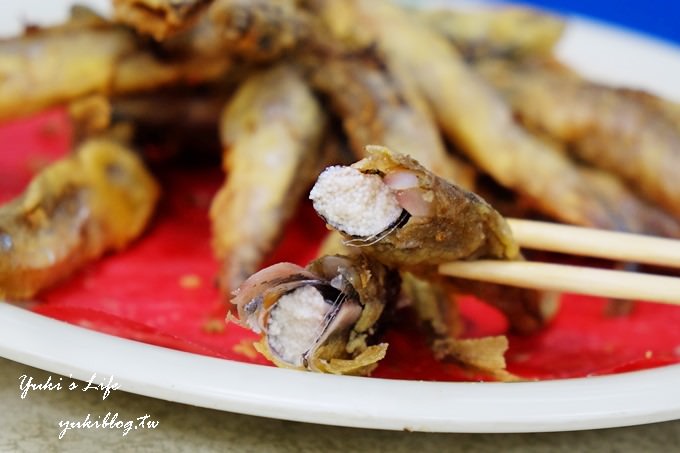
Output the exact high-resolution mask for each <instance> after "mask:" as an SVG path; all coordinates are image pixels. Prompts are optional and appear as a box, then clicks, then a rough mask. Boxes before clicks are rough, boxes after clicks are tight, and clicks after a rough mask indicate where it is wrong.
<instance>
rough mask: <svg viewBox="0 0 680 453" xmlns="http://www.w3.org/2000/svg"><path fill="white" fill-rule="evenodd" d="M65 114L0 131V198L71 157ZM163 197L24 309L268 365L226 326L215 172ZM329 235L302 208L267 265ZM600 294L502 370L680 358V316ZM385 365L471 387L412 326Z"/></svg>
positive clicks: (494, 325)
mask: <svg viewBox="0 0 680 453" xmlns="http://www.w3.org/2000/svg"><path fill="white" fill-rule="evenodd" d="M69 134H70V131H69V125H68V121H67V119H66V116H65V115H64V114H63V112H61V111H52V112H48V113H46V114H41V115H39V116H36V117H32V118H30V119H26V120H21V121H15V122H13V123H10V124H6V125H3V126H2V127H0V142H1V143H3V151H2V152H1V153H0V201H5V200H8V199H9V198H11V197H12V196H15V195H16V194H18V193H19V192H20V191H21V190H22V189H23V187H24V186H25V185H26V183H27V182H28V181H29V179H30V177H31V175H32V174H33V173H34V172H35V171H36V170H37V169H39V168H40V167H41V166H42V165H44V164H45V163H47V162H50V161H52V160H54V159H56V158H58V157H59V156H62V155H64V154H65V153H66V152H67V150H68V144H69V142H70V135H69ZM158 176H159V179H160V180H161V183H162V185H163V187H164V196H163V199H162V202H161V204H160V207H159V209H158V212H157V215H156V217H155V219H154V220H153V222H152V224H151V225H150V227H149V229H148V231H147V233H146V234H145V235H144V236H143V237H142V238H140V239H139V240H138V241H137V242H135V243H134V244H133V245H132V246H130V247H129V248H128V249H127V250H125V251H123V252H121V253H118V254H115V255H110V256H107V257H104V258H102V259H101V260H99V261H97V262H96V263H93V264H91V265H89V266H87V267H86V268H85V269H83V270H82V271H80V272H78V273H77V274H75V275H74V276H73V277H72V278H70V279H68V280H66V281H64V282H62V283H61V284H59V285H57V286H56V287H54V288H52V289H50V290H49V291H46V292H45V293H44V294H42V295H41V296H40V301H39V303H38V304H36V305H35V306H34V307H33V308H32V310H33V311H35V312H36V313H39V314H42V315H45V316H49V317H52V318H55V319H60V320H62V321H66V322H69V323H72V324H76V325H80V326H83V327H87V328H90V329H93V330H97V331H100V332H105V333H108V334H112V335H117V336H120V337H123V338H128V339H132V340H137V341H142V342H145V343H151V344H155V345H159V346H164V347H168V348H173V349H178V350H182V351H187V352H191V353H195V354H203V355H208V356H213V357H218V358H222V359H227V360H236V361H240V362H248V363H257V364H266V363H267V361H266V360H264V359H263V358H262V357H261V356H260V355H258V354H257V353H256V351H255V350H254V348H253V346H252V343H253V341H254V340H255V339H256V336H255V335H254V334H252V333H251V332H249V331H247V330H245V329H243V328H241V327H239V326H237V325H235V324H227V325H225V324H224V322H223V320H224V316H225V313H226V308H225V306H224V303H223V302H222V301H221V300H220V296H219V294H218V291H217V289H216V288H215V285H214V277H215V274H216V272H217V269H218V265H217V263H216V262H215V260H214V259H213V258H212V253H211V249H210V225H209V221H208V218H207V210H208V206H209V203H210V200H211V197H212V195H213V193H214V192H215V191H216V190H217V188H218V187H219V185H220V184H221V181H222V175H221V173H220V171H219V169H217V168H214V169H196V168H187V169H184V170H179V169H170V170H165V171H161V172H160V173H159V175H158ZM325 234H326V230H325V227H324V225H323V222H322V221H320V220H319V219H318V218H317V216H316V215H315V214H314V213H313V211H312V210H311V208H310V207H309V206H308V205H307V204H304V205H303V206H302V207H301V208H300V209H299V212H298V213H297V216H296V218H295V221H294V222H293V224H292V225H290V226H289V227H288V228H287V229H286V233H285V235H284V238H283V241H282V243H281V245H280V247H279V248H278V249H277V250H276V251H275V253H274V254H273V256H271V257H270V258H269V260H268V264H269V263H273V262H278V261H284V260H285V261H291V262H294V263H299V264H306V263H307V262H308V261H309V260H311V259H312V258H313V257H314V254H315V252H316V249H317V247H318V245H319V242H320V241H321V239H322V238H323V236H324V235H325ZM605 303H606V301H605V300H603V299H600V298H594V297H586V296H577V295H565V296H564V297H563V298H562V304H561V308H560V310H559V312H558V314H557V316H556V317H555V319H554V321H553V323H552V324H551V325H550V327H548V328H547V329H545V330H544V331H543V332H541V333H539V334H536V335H533V336H529V337H516V336H510V337H509V340H510V350H509V351H508V354H507V360H508V369H509V370H510V371H511V372H513V373H516V374H518V375H520V376H523V377H526V378H535V379H554V378H567V377H581V376H590V375H598V374H610V373H619V372H624V371H632V370H638V369H644V368H652V367H656V366H662V365H668V364H673V363H678V362H680V329H678V327H677V326H680V308H678V307H673V306H669V305H662V304H651V303H640V304H637V305H636V306H635V308H634V310H633V311H632V313H631V314H630V315H626V316H623V317H614V318H613V317H608V316H606V315H605V311H604V307H605ZM461 311H462V313H463V315H464V317H465V321H466V325H467V329H466V330H467V332H466V335H467V336H471V337H479V336H484V335H495V334H501V333H504V331H505V329H506V327H507V323H506V322H505V320H504V319H503V317H502V316H501V315H500V314H499V313H498V312H497V311H496V310H495V309H493V308H491V307H489V306H488V305H486V304H484V303H482V302H480V301H478V300H475V299H473V298H464V299H463V300H462V302H461ZM385 339H386V341H388V342H389V343H390V347H389V350H388V354H387V357H386V358H385V360H384V361H383V362H381V363H380V365H379V367H378V369H377V370H376V371H375V373H374V376H378V377H384V378H394V379H419V380H437V381H455V380H470V379H478V378H479V377H477V376H469V375H465V374H464V373H462V372H461V371H460V370H459V369H458V368H457V367H456V366H454V365H451V364H443V363H440V362H437V361H436V360H434V358H433V357H432V354H431V352H430V350H429V348H428V347H427V344H426V342H425V340H424V338H422V336H421V335H420V333H419V332H418V331H417V329H416V328H415V327H414V326H413V324H411V323H409V318H408V317H405V316H402V317H401V318H400V319H399V320H397V322H396V323H395V325H394V326H393V327H392V328H391V329H390V330H389V331H388V332H387V333H386V338H385Z"/></svg>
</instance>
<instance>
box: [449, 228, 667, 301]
mask: <svg viewBox="0 0 680 453" xmlns="http://www.w3.org/2000/svg"><path fill="white" fill-rule="evenodd" d="M508 223H509V224H510V227H511V228H512V231H513V235H514V236H515V239H516V240H517V242H518V243H519V245H520V246H521V247H526V248H531V249H537V250H547V251H552V252H562V253H569V254H574V255H581V256H592V257H598V258H606V259H611V260H614V261H624V262H634V263H644V264H655V265H660V266H667V267H676V268H680V241H677V240H672V239H663V238H656V237H650V236H641V235H636V234H630V233H618V232H612V231H604V230H595V229H590V228H583V227H574V226H566V225H558V224H552V223H547V222H535V221H530V220H519V219H509V220H508ZM439 272H440V273H441V274H444V275H449V276H452V277H460V278H466V279H471V280H479V281H486V282H491V283H500V284H505V285H511V286H519V287H523V288H535V289H541V290H552V291H561V292H573V293H581V294H590V295H595V296H603V297H612V298H618V299H635V300H648V301H655V302H664V303H668V304H674V305H680V278H677V277H667V276H661V275H652V274H642V273H637V272H628V271H614V270H605V269H594V268H589V267H580V266H571V265H562V264H551V263H538V262H528V261H497V260H480V261H459V262H454V263H446V264H442V265H441V266H440V267H439Z"/></svg>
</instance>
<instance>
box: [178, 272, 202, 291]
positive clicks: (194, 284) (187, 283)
mask: <svg viewBox="0 0 680 453" xmlns="http://www.w3.org/2000/svg"><path fill="white" fill-rule="evenodd" d="M201 283H202V281H201V277H199V276H198V275H196V274H185V275H182V276H181V277H180V279H179V286H181V287H182V288H184V289H196V288H199V287H200V286H201Z"/></svg>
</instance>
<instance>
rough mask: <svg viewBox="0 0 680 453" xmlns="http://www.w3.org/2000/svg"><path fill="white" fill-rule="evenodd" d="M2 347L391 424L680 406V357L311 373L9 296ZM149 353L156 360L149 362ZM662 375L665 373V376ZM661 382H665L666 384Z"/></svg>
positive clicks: (72, 370) (197, 399) (612, 414)
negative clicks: (106, 329)
mask: <svg viewBox="0 0 680 453" xmlns="http://www.w3.org/2000/svg"><path fill="white" fill-rule="evenodd" d="M0 332H2V334H0V356H2V357H5V358H7V359H10V360H14V361H16V362H20V363H24V364H26V365H30V366H34V367H37V368H41V369H44V370H47V371H49V372H52V373H58V374H60V375H63V376H70V377H72V378H75V379H80V380H83V381H87V380H88V379H90V378H91V376H92V374H93V373H97V376H98V377H97V381H99V378H102V379H104V378H106V379H107V380H108V378H109V376H113V377H114V381H115V382H118V383H119V384H120V385H121V388H120V390H123V391H126V392H130V393H136V394H139V395H144V396H149V397H153V398H159V399H163V400H167V401H173V402H178V403H183V404H191V405H194V406H200V407H205V408H209V409H217V410H223V411H229V412H236V413H242V414H247V415H255V416H261V417H268V418H278V419H284V420H292V421H300V422H308V423H317V424H325V425H335V426H346V427H354V428H373V429H385V430H405V431H424V432H457V433H463V432H465V433H511V432H514V433H519V432H550V431H573V430H583V429H593V428H611V427H620V426H631V425H638V424H645V423H653V422H661V421H668V420H674V419H678V418H680V386H673V385H672V384H673V383H674V382H680V365H668V366H663V367H658V368H653V369H648V370H641V371H631V372H626V373H620V374H615V375H607V376H594V377H584V378H572V379H556V380H547V381H538V382H517V383H489V382H486V383H481V382H426V381H408V380H397V379H381V378H365V377H353V376H333V375H324V374H318V373H304V372H299V371H295V370H286V369H281V368H275V367H270V366H264V365H254V364H246V363H242V362H236V361H231V360H224V359H218V358H213V357H207V356H202V355H198V354H192V353H187V352H182V351H176V350H173V349H168V348H163V347H159V346H153V345H149V344H146V343H141V342H137V341H134V340H128V339H124V338H120V337H116V336H112V335H108V334H105V333H100V332H97V331H94V330H89V329H86V328H83V327H79V326H76V325H72V324H68V323H66V322H63V321H59V320H55V319H52V318H48V317H46V316H42V315H39V314H37V313H34V312H30V311H28V310H25V309H23V308H20V307H18V306H15V305H12V304H8V303H5V304H0ZM149 364H153V365H152V366H149ZM663 383H666V384H665V385H663ZM660 384H661V385H660Z"/></svg>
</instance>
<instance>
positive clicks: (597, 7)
mask: <svg viewBox="0 0 680 453" xmlns="http://www.w3.org/2000/svg"><path fill="white" fill-rule="evenodd" d="M506 1H507V0H506ZM518 1H519V2H521V3H523V4H526V5H533V6H537V7H541V8H546V9H551V10H553V11H555V12H558V13H573V14H578V15H581V16H589V17H591V18H594V19H598V20H602V21H606V22H610V23H613V24H618V25H621V26H624V27H627V28H630V29H634V30H637V31H639V32H643V33H646V34H648V35H652V36H655V37H657V38H662V39H665V40H666V41H671V42H673V43H675V44H680V0H666V1H663V0H647V1H642V0H635V1H625V0H624V1H598V0H590V1H588V0H571V1H568V0H518Z"/></svg>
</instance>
